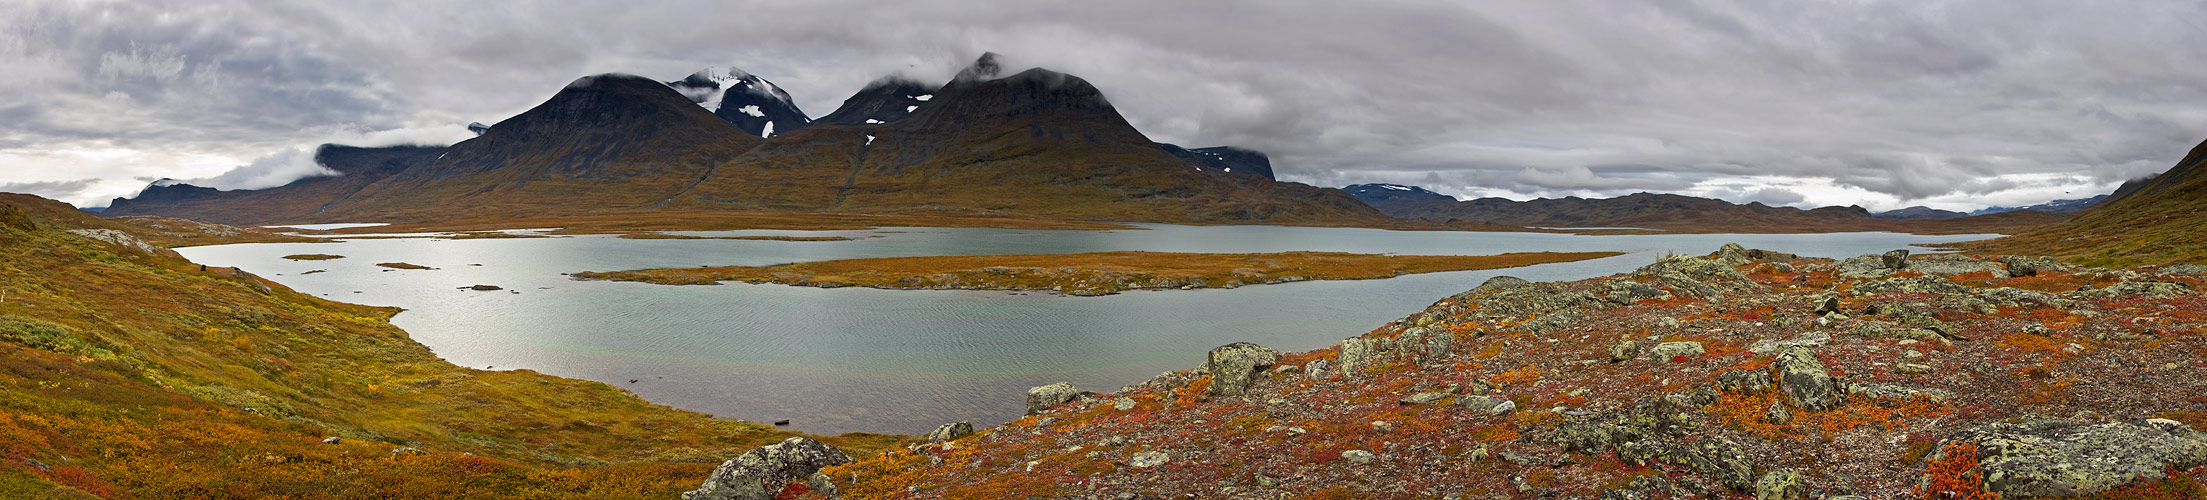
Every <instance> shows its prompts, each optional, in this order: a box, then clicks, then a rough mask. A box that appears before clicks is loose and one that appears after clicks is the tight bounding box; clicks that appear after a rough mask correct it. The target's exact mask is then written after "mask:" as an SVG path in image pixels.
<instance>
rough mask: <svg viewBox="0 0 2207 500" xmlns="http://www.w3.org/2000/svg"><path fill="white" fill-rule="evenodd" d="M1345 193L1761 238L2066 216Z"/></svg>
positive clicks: (1467, 218)
mask: <svg viewBox="0 0 2207 500" xmlns="http://www.w3.org/2000/svg"><path fill="white" fill-rule="evenodd" d="M1342 190H1343V191H1346V192H1348V193H1349V194H1352V195H1356V197H1357V198H1359V199H1362V200H1364V202H1365V203H1367V204H1370V205H1372V207H1373V208H1377V209H1379V210H1380V212H1383V213H1386V214H1387V215H1390V216H1394V217H1403V218H1415V219H1422V220H1426V221H1431V222H1440V223H1451V224H1494V225H1504V226H1520V227H1539V228H1574V229H1576V228H1638V229H1654V230H1663V231H1674V232H1757V233H1788V232H1826V231H1928V232H1973V231H2004V230H2009V229H2013V228H2019V227H2029V226H2034V225H2038V224H2044V223H2047V222H2051V221H2055V220H2060V219H2061V218H2062V216H2059V215H2053V214H2047V213H2041V212H2019V213H2016V214H2008V215H2005V216H1997V217H1966V216H1965V217H1961V218H1956V219H1953V220H1951V221H1949V220H1939V221H1923V222H1915V221H1902V220H1895V219H1888V218H1879V217H1877V216H1875V215H1873V214H1871V213H1870V211H1868V210H1865V209H1863V208H1861V207H1823V208H1816V209H1809V210H1803V209H1799V208H1793V207H1773V206H1768V205H1764V204H1761V203H1748V204H1744V205H1743V204H1736V203H1732V202H1727V201H1724V200H1716V199H1709V198H1698V197H1692V196H1684V195H1676V194H1654V193H1637V194H1632V195H1626V196H1620V197H1615V198H1601V199H1588V198H1579V197H1566V198H1541V199H1535V200H1529V201H1515V200H1509V199H1505V198H1480V199H1476V200H1463V201H1460V200H1457V199H1456V198H1454V197H1451V196H1448V195H1444V194H1440V193H1436V192H1433V191H1430V190H1427V189H1424V188H1420V187H1417V186H1406V185H1400V184H1357V185H1351V186H1348V187H1344V188H1342ZM1926 210H1929V209H1926ZM1938 218H1939V219H1945V218H1944V217H1938Z"/></svg>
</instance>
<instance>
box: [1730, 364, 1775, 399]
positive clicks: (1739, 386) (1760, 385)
mask: <svg viewBox="0 0 2207 500" xmlns="http://www.w3.org/2000/svg"><path fill="white" fill-rule="evenodd" d="M1717 389H1718V390H1722V391H1724V392H1729V393H1733V394H1740V395H1746V396H1753V395H1756V394H1762V393H1765V392H1770V374H1768V373H1763V372H1761V371H1757V370H1731V371H1727V372H1724V373H1721V374H1717Z"/></svg>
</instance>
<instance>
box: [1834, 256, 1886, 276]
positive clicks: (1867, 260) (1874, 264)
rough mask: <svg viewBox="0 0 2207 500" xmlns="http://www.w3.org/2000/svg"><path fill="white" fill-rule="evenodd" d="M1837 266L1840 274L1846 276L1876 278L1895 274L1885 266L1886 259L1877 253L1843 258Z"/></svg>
mask: <svg viewBox="0 0 2207 500" xmlns="http://www.w3.org/2000/svg"><path fill="white" fill-rule="evenodd" d="M1835 267H1838V268H1839V276H1840V277H1844V278H1876V277H1880V276H1885V275H1888V274H1893V270H1892V269H1888V268H1886V267H1885V263H1884V259H1880V258H1878V256H1876V255H1864V256H1860V257H1853V258H1849V259H1847V260H1842V261H1839V264H1837V265H1836V266H1835Z"/></svg>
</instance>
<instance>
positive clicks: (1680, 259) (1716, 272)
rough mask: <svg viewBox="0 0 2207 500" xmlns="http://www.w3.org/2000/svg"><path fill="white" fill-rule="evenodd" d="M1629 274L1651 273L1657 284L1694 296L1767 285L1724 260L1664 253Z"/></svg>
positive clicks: (1754, 289)
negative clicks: (1663, 255)
mask: <svg viewBox="0 0 2207 500" xmlns="http://www.w3.org/2000/svg"><path fill="white" fill-rule="evenodd" d="M1632 275H1633V276H1635V277H1653V278H1655V282H1656V283H1657V284H1660V285H1662V286H1665V287H1669V288H1670V289H1672V290H1676V291H1678V292H1679V293H1683V294H1686V295H1688V296H1693V297H1716V296H1722V295H1730V294H1736V293H1742V292H1749V291H1761V290H1765V289H1767V287H1764V286H1762V285H1761V284H1758V283H1755V281H1754V280H1750V279H1747V275H1745V274H1741V273H1740V270H1739V268H1735V267H1732V266H1730V265H1726V264H1725V263H1724V262H1723V261H1719V260H1716V259H1705V258H1701V257H1688V256H1671V257H1664V258H1662V259H1659V260H1656V261H1655V263H1654V264H1648V265H1646V266H1642V267H1641V268H1639V269H1635V270H1633V271H1632Z"/></svg>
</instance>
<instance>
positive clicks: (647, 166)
mask: <svg viewBox="0 0 2207 500" xmlns="http://www.w3.org/2000/svg"><path fill="white" fill-rule="evenodd" d="M759 141H760V139H759V138H758V137H756V136H752V135H750V134H746V133H744V132H743V131H742V130H738V129H737V128H736V127H735V125H733V124H730V123H729V122H727V121H726V120H722V119H721V118H720V117H717V116H714V115H713V114H712V113H708V112H706V111H705V110H704V109H703V108H700V107H698V106H697V105H696V104H695V103H692V102H691V101H690V99H689V98H687V97H684V96H683V95H682V94H680V93H677V92H675V90H674V89H672V88H669V87H667V86H666V85H664V84H661V83H659V82H657V81H653V80H650V79H646V78H642V77H637V76H632V75H621V74H605V75H597V76H590V77H583V78H581V79H577V80H575V82H574V83H571V84H569V85H568V86H567V88H565V89H562V90H561V91H560V92H559V93H558V94H557V95H554V96H552V98H551V99H550V100H547V101H545V102H544V103H543V104H540V105H537V107H535V108H532V109H530V110H529V111H527V112H524V113H522V114H520V115H517V116H514V117H513V118H509V119H507V120H505V121H502V122H498V124H497V125H494V126H492V127H491V128H490V130H489V131H487V132H485V133H484V134H483V135H482V136H481V137H477V138H474V139H469V140H466V141H462V142H460V143H459V144H454V145H452V147H451V149H450V150H449V151H447V152H446V153H445V154H444V156H443V157H442V158H439V159H438V160H437V161H435V162H432V163H430V164H429V165H425V166H417V167H414V168H409V169H406V170H404V171H401V172H398V173H396V174H393V175H391V176H390V177H388V178H385V179H383V180H382V181H379V182H377V183H375V184H373V185H370V186H368V187H367V188H366V189H364V190H363V191H362V193H361V194H360V195H359V196H356V197H354V198H353V199H349V200H346V201H345V202H341V203H338V204H336V205H335V206H333V207H331V208H330V210H329V211H328V213H326V214H324V215H322V216H319V217H320V218H325V219H335V218H357V219H362V220H366V219H368V218H385V217H391V216H398V217H436V216H439V215H450V214H451V213H452V212H455V211H488V212H490V213H505V214H524V213H545V212H560V213H579V212H591V211H600V210H620V209H639V208H647V207H651V206H653V205H655V204H657V203H660V202H662V201H664V200H666V199H667V197H669V196H672V195H673V194H675V193H677V192H680V191H681V190H682V189H684V188H687V187H689V186H690V185H692V184H695V183H696V182H697V181H698V180H699V179H701V178H703V177H704V176H705V174H706V173H707V172H710V171H711V169H712V167H713V165H716V164H718V163H720V162H722V161H725V160H726V159H728V158H732V157H734V156H735V155H737V154H741V153H742V152H743V151H745V150H748V149H750V148H751V147H753V146H755V145H757V144H758V143H759Z"/></svg>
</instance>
